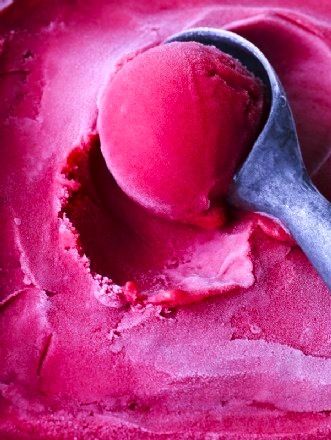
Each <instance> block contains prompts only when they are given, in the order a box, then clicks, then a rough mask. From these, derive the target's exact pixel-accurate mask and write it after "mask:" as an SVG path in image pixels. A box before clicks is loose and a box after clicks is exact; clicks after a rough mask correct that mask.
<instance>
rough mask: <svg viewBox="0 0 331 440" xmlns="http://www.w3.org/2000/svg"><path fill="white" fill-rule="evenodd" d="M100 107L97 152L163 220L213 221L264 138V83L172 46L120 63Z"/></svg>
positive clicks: (216, 56)
mask: <svg viewBox="0 0 331 440" xmlns="http://www.w3.org/2000/svg"><path fill="white" fill-rule="evenodd" d="M100 101H101V103H100V107H99V116H98V132H99V133H100V142H101V151H102V153H103V156H104V158H105V161H106V163H107V166H108V168H109V170H110V171H111V173H112V175H113V176H114V178H115V180H116V182H117V183H118V184H119V186H120V187H121V188H122V189H123V191H124V192H125V193H126V194H127V195H128V196H129V197H131V198H133V199H134V200H136V201H137V203H139V204H141V205H142V206H145V207H146V208H147V209H149V210H150V211H151V212H154V213H156V214H158V215H162V216H164V217H166V218H170V219H174V220H179V221H182V222H186V223H191V224H197V223H198V224H201V223H202V224H204V223H207V224H208V223H211V222H210V220H209V219H210V216H211V217H212V218H213V223H215V220H216V215H215V214H216V210H215V209H213V208H215V207H218V208H220V205H221V203H220V201H221V200H222V197H224V196H225V195H226V193H227V190H228V187H229V184H230V182H231V179H232V177H233V175H234V172H235V170H236V169H237V168H238V166H239V164H240V162H242V160H243V158H244V157H245V155H246V154H247V152H248V151H249V148H250V147H251V145H252V142H253V141H254V139H255V138H256V137H257V135H258V131H259V130H261V127H262V114H263V109H264V105H263V104H264V89H263V85H262V83H261V82H260V81H259V80H258V79H257V78H255V77H254V76H253V75H252V74H250V73H249V72H248V71H247V70H246V69H245V68H244V67H243V66H242V65H241V64H240V63H239V62H238V61H237V60H235V59H234V58H231V57H230V56H228V55H226V54H224V53H222V52H220V51H219V50H218V49H216V48H215V47H207V46H204V45H202V44H198V43H195V42H186V43H178V42H176V43H171V44H161V45H159V46H156V47H154V48H151V49H149V50H147V51H145V52H143V53H138V54H132V55H131V56H129V57H128V59H125V60H123V61H122V62H121V63H120V64H119V67H118V69H117V71H116V73H115V74H114V75H113V76H112V77H111V78H110V79H109V81H108V84H107V86H106V88H105V91H104V92H103V96H102V98H101V100H100ZM208 211H209V212H208ZM219 217H220V218H219V221H218V222H216V225H218V226H219V225H223V223H224V220H225V219H224V214H223V213H222V212H221V215H220V216H219Z"/></svg>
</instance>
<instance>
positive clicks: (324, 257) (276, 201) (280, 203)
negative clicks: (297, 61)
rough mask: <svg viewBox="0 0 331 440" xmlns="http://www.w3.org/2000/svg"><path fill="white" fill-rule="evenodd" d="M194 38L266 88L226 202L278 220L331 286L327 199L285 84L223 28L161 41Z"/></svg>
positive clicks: (248, 46)
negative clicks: (306, 155)
mask: <svg viewBox="0 0 331 440" xmlns="http://www.w3.org/2000/svg"><path fill="white" fill-rule="evenodd" d="M174 41H180V42H185V41H196V42H198V43H201V44H205V45H211V46H215V47H216V48H218V49H219V50H221V51H222V52H225V53H227V54H229V55H231V56H232V57H234V58H236V59H238V60H239V61H240V62H241V63H242V64H243V65H244V66H245V67H246V68H247V69H248V70H249V71H250V72H252V73H253V74H254V75H255V76H257V77H258V78H260V79H261V80H262V82H263V83H264V85H265V87H266V93H267V99H268V103H269V113H268V116H267V120H266V122H265V125H264V127H263V129H262V131H261V133H260V134H259V136H258V138H257V140H256V141H255V143H254V146H253V148H252V150H251V152H250V153H249V155H248V157H247V158H246V160H245V162H244V164H243V165H242V167H241V168H240V170H239V171H238V172H237V173H236V175H235V176H234V178H233V182H232V184H231V186H230V189H229V194H228V200H229V202H230V203H231V204H232V205H234V206H236V207H237V208H240V209H245V210H250V211H256V212H261V213H264V214H267V215H269V216H272V217H274V218H275V219H278V220H280V221H281V223H282V224H283V225H284V226H285V228H286V229H288V230H289V232H290V233H291V235H292V236H293V238H294V239H295V240H296V242H297V244H298V245H299V246H300V247H301V249H302V250H303V251H304V252H305V254H306V255H307V257H308V258H309V260H310V262H311V263H312V264H313V266H314V267H315V268H316V270H317V271H318V272H319V274H320V276H321V277H322V278H323V279H324V281H325V283H326V285H327V286H328V287H329V289H331V203H330V202H328V200H326V199H325V198H324V197H323V196H322V194H321V193H320V192H319V191H318V190H317V189H316V187H315V186H314V185H313V183H312V182H311V180H310V178H309V176H308V173H307V171H306V168H305V165H304V162H303V159H302V154H301V150H300V146H299V141H298V137H297V133H296V127H295V123H294V119H293V115H292V112H291V108H290V105H289V103H288V100H287V97H286V93H285V91H284V88H283V86H282V84H281V82H280V80H279V78H278V76H277V74H276V72H275V70H274V69H273V67H272V66H271V64H270V63H269V61H268V60H267V58H266V57H265V56H264V55H263V53H262V52H261V51H260V50H259V49H258V48H257V47H256V46H255V45H254V44H252V43H251V42H250V41H248V40H246V39H245V38H243V37H241V36H239V35H237V34H235V33H233V32H229V31H226V30H223V29H213V28H195V29H190V30H187V31H183V32H181V33H178V34H175V35H173V36H172V37H170V38H168V39H167V40H166V41H165V43H171V42H174Z"/></svg>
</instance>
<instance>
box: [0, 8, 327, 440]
mask: <svg viewBox="0 0 331 440" xmlns="http://www.w3.org/2000/svg"><path fill="white" fill-rule="evenodd" d="M233 3H235V4H233ZM254 4H255V3H254V2H250V1H245V2H244V1H242V2H240V5H239V4H237V5H236V2H230V3H229V2H225V1H224V2H220V3H218V4H216V3H213V2H208V3H207V2H190V3H185V4H184V3H181V2H153V5H152V6H151V5H149V4H148V3H146V5H144V4H143V3H141V4H137V3H136V2H122V3H121V5H119V4H118V2H116V3H114V4H110V3H109V2H103V1H101V0H100V1H98V2H95V1H94V2H82V3H76V4H75V5H71V4H69V3H65V2H63V3H62V2H59V3H58V4H57V5H56V6H54V5H53V3H49V4H48V5H47V8H46V7H45V3H44V2H43V3H41V2H40V3H39V2H31V3H28V2H27V3H26V4H25V6H24V7H23V8H22V7H21V6H20V8H18V7H17V6H15V4H14V5H13V6H10V5H9V6H8V7H7V9H5V10H4V11H3V12H2V15H1V27H2V40H1V50H2V52H1V74H2V75H1V81H0V94H1V100H2V106H1V109H0V111H1V119H2V125H1V133H0V138H1V142H2V145H3V147H2V152H1V154H2V161H1V168H2V169H1V171H2V172H1V174H0V182H1V201H0V202H1V206H0V208H1V219H2V224H1V230H0V234H1V248H0V267H1V272H0V282H1V301H2V302H1V309H0V313H1V314H0V334H1V338H2V339H1V345H0V350H1V353H0V358H1V359H2V361H1V363H0V381H1V392H2V399H1V401H0V432H1V436H2V438H13V439H20V438H28V439H31V438H33V439H59V438H74V437H75V436H76V437H77V438H79V439H93V438H98V439H109V438H134V439H138V438H144V439H145V438H151V439H152V438H185V436H186V437H187V438H213V437H214V438H231V435H233V436H234V437H235V438H245V437H248V438H250V436H252V435H253V434H257V435H260V437H261V438H265V437H266V436H269V438H270V436H271V438H273V437H274V438H279V437H281V438H292V437H293V438H300V437H301V438H328V437H329V436H330V433H331V419H330V411H331V329H330V320H331V319H330V318H331V297H330V292H329V291H328V289H327V288H326V286H325V285H324V283H323V282H322V280H321V279H320V278H319V277H318V275H317V273H316V272H315V270H314V269H313V268H312V267H311V265H310V264H309V262H308V261H307V259H306V258H305V256H304V255H303V254H302V252H301V251H300V250H299V249H298V248H297V247H296V246H295V245H294V244H293V242H291V241H290V240H289V238H288V237H287V236H286V234H284V232H283V231H282V229H281V228H279V227H277V226H276V225H275V224H274V223H273V222H271V221H270V220H268V219H263V218H262V217H261V216H258V215H256V214H249V213H246V214H245V213H233V214H232V215H233V217H232V220H231V223H230V224H229V225H228V227H227V229H226V230H222V231H221V232H215V231H214V232H210V231H209V232H208V231H205V232H204V234H211V235H210V236H208V239H207V236H205V235H204V236H198V235H196V234H193V233H191V232H185V234H182V233H180V237H181V240H177V237H178V231H177V229H176V230H171V231H169V234H170V235H171V234H173V237H174V238H173V241H171V240H170V241H169V242H170V243H176V246H177V244H178V249H179V250H181V251H183V254H184V257H185V255H186V254H187V250H188V249H189V245H190V244H192V243H193V242H194V246H191V248H192V249H191V248H190V252H189V255H190V258H189V261H187V260H186V259H185V258H184V257H183V258H182V255H181V254H180V257H181V258H180V261H179V263H180V264H179V266H178V267H177V269H178V268H180V270H179V271H178V270H177V272H176V273H175V275H176V277H174V276H173V275H174V272H173V267H172V265H171V264H170V266H169V265H168V266H167V267H166V271H167V272H166V273H164V262H165V261H168V259H169V255H170V251H169V249H168V248H167V246H165V244H164V243H163V242H162V240H160V239H159V240H158V239H157V238H158V236H159V233H158V231H159V230H160V229H161V230H162V231H163V233H164V230H165V229H167V230H168V225H167V224H166V223H162V222H160V223H157V224H155V226H153V225H154V223H153V221H152V220H151V219H149V220H147V218H146V217H145V216H144V214H142V213H141V212H140V211H139V209H138V208H136V207H134V206H133V205H132V204H130V203H131V202H130V201H128V200H127V199H126V198H125V197H123V195H122V194H121V193H119V191H118V188H117V187H116V185H115V184H114V182H113V183H112V184H111V178H110V177H109V175H105V174H104V171H105V168H104V167H105V165H104V163H103V161H102V158H101V156H100V151H99V147H98V140H97V139H96V138H95V136H96V134H95V123H96V116H97V101H98V96H99V94H100V91H101V90H102V88H103V86H104V85H105V81H106V79H107V78H108V75H109V74H111V72H113V71H114V69H115V65H116V62H117V61H118V60H119V59H120V58H121V57H123V56H124V55H125V54H127V53H130V52H132V51H135V50H139V49H142V48H146V47H149V46H154V45H156V44H159V43H160V42H162V41H163V40H164V39H165V38H166V37H167V36H169V35H170V34H172V33H174V32H178V31H180V30H181V29H184V28H187V27H191V26H197V25H199V26H202V25H203V26H204V25H210V26H223V27H226V28H228V29H231V30H234V31H236V32H238V33H240V34H241V35H243V36H245V37H247V38H249V39H250V40H251V41H253V42H254V43H255V44H256V45H257V46H259V47H260V48H261V49H262V50H263V51H264V53H265V54H266V55H267V56H268V58H269V59H270V61H271V63H272V64H273V65H274V66H275V68H276V70H277V72H278V73H279V75H280V77H281V79H282V81H283V83H284V86H285V88H286V90H287V93H288V96H289V99H290V102H291V105H292V107H293V111H294V116H295V119H296V123H297V128H298V133H299V137H300V142H301V146H302V151H303V155H304V159H305V162H306V165H307V167H308V170H309V172H310V174H311V175H312V178H313V180H314V182H315V183H316V185H317V186H318V188H319V189H320V191H321V192H322V193H323V194H324V195H325V196H326V197H328V198H329V199H330V198H331V193H330V189H331V181H330V166H331V159H330V158H331V156H330V139H331V132H330V126H329V123H330V120H331V109H330V106H329V96H330V92H331V90H330V89H331V81H330V75H329V72H330V68H331V57H330V42H331V31H330V20H331V13H330V6H329V3H328V2H323V1H321V2H319V3H318V4H316V2H315V1H308V2H306V3H305V5H304V6H302V5H301V3H299V2H297V1H287V2H280V1H279V2H276V1H275V2H271V1H269V2H265V4H267V5H268V6H267V7H264V8H259V7H254ZM31 17H33V19H32V18H31ZM10 30H14V32H11V33H9V31H10ZM280 49H281V50H280ZM103 179H106V180H107V181H108V182H109V191H107V192H106V194H104V193H103V192H102V188H103V185H102V183H103V182H104V180H103ZM105 207H107V210H108V212H109V214H108V215H107V216H105V214H104V209H105ZM115 208H116V209H115ZM135 209H136V210H137V211H135ZM138 211H139V213H138ZM133 214H134V215H135V214H136V217H137V223H135V224H136V225H137V231H138V233H137V234H135V233H134V232H135V231H131V230H130V228H129V229H127V228H125V223H124V222H123V219H126V218H127V216H129V215H133ZM146 225H147V226H146ZM128 231H129V233H128ZM92 232H93V233H92ZM142 234H143V235H142ZM217 234H219V235H217ZM170 235H169V236H170ZM139 236H143V237H144V240H139ZM239 238H240V240H239ZM192 240H193V241H192ZM238 240H239V241H240V243H241V247H239V249H238V246H237V243H238ZM206 244H208V246H209V248H208V246H207V249H205V248H204V246H206ZM215 250H217V251H218V252H219V253H217V252H215ZM234 250H236V252H235V254H233V252H234ZM195 252H196V253H195ZM85 254H86V255H87V256H86V255H85ZM211 254H212V255H213V258H212V261H210V255H211ZM154 255H156V257H155V258H154V257H153V256H154ZM176 255H177V249H176ZM201 261H202V262H204V261H206V262H208V264H209V266H207V263H206V264H205V265H202V267H199V265H201V264H200V263H201ZM199 262H200V263H199ZM238 262H239V263H238ZM227 264H228V266H227ZM173 265H174V266H177V265H178V261H175V262H174V263H173ZM222 267H223V269H226V270H223V271H222V270H220V268H222ZM216 268H218V272H217V274H218V277H216V278H217V279H216V280H215V282H216V284H217V286H216V288H215V292H212V293H213V294H214V293H215V295H213V297H212V298H210V299H208V300H205V301H201V298H204V297H205V296H206V294H207V295H209V294H210V291H209V289H208V284H209V282H210V277H211V274H213V273H215V270H216ZM238 268H240V269H241V270H242V272H240V274H239V276H238ZM132 269H134V272H135V273H132ZM209 269H210V271H211V272H209ZM197 270H199V271H200V272H198V281H199V283H198V289H196V286H197V284H196V282H197V279H196V278H195V279H192V277H190V276H188V274H189V275H192V272H196V271H197ZM97 273H98V274H99V275H97ZM178 274H179V275H178ZM157 275H160V276H161V275H162V276H163V275H166V286H165V287H166V289H165V290H163V291H162V289H161V297H160V296H158V295H159V294H160V286H159V285H155V283H154V280H155V279H156V277H157ZM110 277H113V279H114V281H115V283H113V282H111V281H110V279H109V278H110ZM131 280H132V281H137V282H138V284H139V285H140V290H141V291H142V293H143V294H144V295H147V299H146V298H145V297H143V298H142V299H141V301H140V302H142V304H139V298H138V301H137V295H136V293H135V289H134V287H132V284H131V285H129V286H127V287H126V289H123V288H122V287H121V286H123V284H124V283H125V282H126V281H131ZM183 283H184V284H183ZM185 283H186V284H185ZM163 284H164V278H162V279H161V285H163ZM173 286H175V287H176V288H179V289H184V290H185V291H187V292H188V293H189V294H190V295H193V296H195V295H196V296H198V297H199V298H198V299H199V301H198V302H196V303H195V304H191V305H184V306H183V305H180V306H177V307H175V308H165V307H164V306H162V305H159V304H162V303H167V301H166V298H168V297H167V296H166V295H164V292H165V293H167V289H168V287H169V288H172V287H173ZM206 286H207V288H206ZM162 295H163V296H162ZM138 296H139V295H138ZM185 298H187V296H185ZM191 298H192V297H191ZM137 302H138V304H137ZM148 302H153V303H154V304H147V303H148ZM180 302H181V301H175V303H176V304H178V303H180ZM184 302H185V301H184ZM190 302H191V303H192V302H194V301H190ZM156 303H158V304H156ZM170 304H172V303H171V301H170ZM217 433H219V437H218V434H217Z"/></svg>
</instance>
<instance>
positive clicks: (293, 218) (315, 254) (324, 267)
mask: <svg viewBox="0 0 331 440" xmlns="http://www.w3.org/2000/svg"><path fill="white" fill-rule="evenodd" d="M287 191H288V192H289V193H291V195H290V194H288V195H289V196H290V197H289V199H290V200H291V203H290V204H287V203H286V204H284V205H283V206H278V212H277V217H278V218H279V219H280V220H281V221H282V222H283V223H284V225H285V226H286V227H287V228H288V230H289V231H290V233H291V234H292V236H293V238H294V239H295V240H296V242H297V243H298V245H299V246H300V247H301V249H302V250H303V252H304V253H305V254H306V255H307V257H308V258H309V260H310V261H311V263H312V264H313V266H314V267H315V269H316V270H317V271H318V273H319V274H320V275H321V277H322V278H323V279H324V281H325V283H326V284H327V286H328V287H329V289H331V203H330V202H328V201H327V200H326V199H325V198H324V197H323V196H322V195H321V194H320V193H319V192H318V190H317V189H316V188H315V187H314V185H313V184H312V183H311V182H310V181H309V180H308V179H307V180H302V181H300V182H298V185H295V186H289V187H288V188H287ZM286 198H287V197H286Z"/></svg>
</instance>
